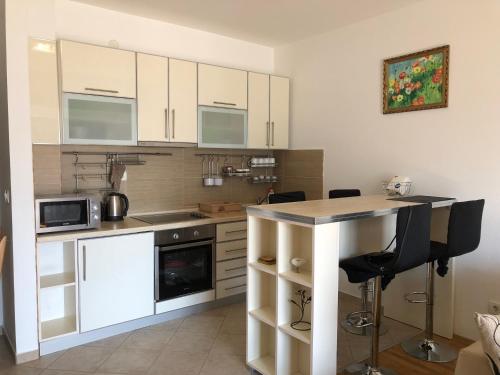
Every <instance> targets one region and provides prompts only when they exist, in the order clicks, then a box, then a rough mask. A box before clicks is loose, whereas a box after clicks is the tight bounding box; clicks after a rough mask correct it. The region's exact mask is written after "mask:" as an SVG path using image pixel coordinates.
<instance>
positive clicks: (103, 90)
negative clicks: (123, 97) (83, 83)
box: [85, 87, 119, 94]
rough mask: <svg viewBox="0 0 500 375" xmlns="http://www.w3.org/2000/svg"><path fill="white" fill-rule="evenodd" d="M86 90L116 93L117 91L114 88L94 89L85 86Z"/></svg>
mask: <svg viewBox="0 0 500 375" xmlns="http://www.w3.org/2000/svg"><path fill="white" fill-rule="evenodd" d="M85 90H86V91H97V92H109V93H110V94H118V93H119V91H116V90H105V89H95V88H92V87H85Z"/></svg>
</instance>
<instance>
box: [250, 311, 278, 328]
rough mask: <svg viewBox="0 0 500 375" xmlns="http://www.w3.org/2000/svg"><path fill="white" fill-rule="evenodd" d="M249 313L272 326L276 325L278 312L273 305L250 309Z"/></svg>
mask: <svg viewBox="0 0 500 375" xmlns="http://www.w3.org/2000/svg"><path fill="white" fill-rule="evenodd" d="M249 314H250V315H251V316H253V317H254V318H255V319H257V320H259V321H261V322H262V323H266V324H267V325H270V326H271V327H275V326H276V313H275V310H274V308H273V307H270V306H265V307H261V308H260V309H255V310H252V311H250V312H249Z"/></svg>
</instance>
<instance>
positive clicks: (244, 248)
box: [226, 247, 247, 253]
mask: <svg viewBox="0 0 500 375" xmlns="http://www.w3.org/2000/svg"><path fill="white" fill-rule="evenodd" d="M246 249H247V248H246V247H242V248H241V249H232V250H226V253H233V252H235V251H241V250H246Z"/></svg>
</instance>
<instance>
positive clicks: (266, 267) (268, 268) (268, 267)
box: [249, 262, 276, 276]
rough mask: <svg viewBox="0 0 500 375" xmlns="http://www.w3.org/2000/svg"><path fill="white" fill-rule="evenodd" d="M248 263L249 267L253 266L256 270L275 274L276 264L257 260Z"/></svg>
mask: <svg viewBox="0 0 500 375" xmlns="http://www.w3.org/2000/svg"><path fill="white" fill-rule="evenodd" d="M249 265H250V267H252V268H255V269H256V270H259V271H262V272H266V273H268V274H270V275H273V276H276V264H264V263H259V262H252V263H250V264H249Z"/></svg>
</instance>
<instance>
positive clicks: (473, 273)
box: [275, 0, 500, 337]
mask: <svg viewBox="0 0 500 375" xmlns="http://www.w3.org/2000/svg"><path fill="white" fill-rule="evenodd" d="M498 14H500V2H498V1H497V0H481V1H469V0H454V1H452V0H426V1H422V2H418V3H416V4H414V5H412V6H409V7H406V8H404V9H401V10H398V11H395V12H393V13H388V14H385V15H382V16H379V17H376V18H372V19H369V20H366V21H363V22H360V23H358V24H355V25H351V26H348V27H345V28H342V29H339V30H336V31H333V32H330V33H327V34H324V35H320V36H316V37H313V38H309V39H306V40H303V41H300V42H297V43H294V44H291V45H288V46H284V47H282V48H278V49H277V50H276V51H275V70H276V72H277V73H280V74H285V75H291V77H292V130H291V142H292V147H293V148H318V147H323V148H324V149H325V169H324V170H325V178H324V181H325V182H324V183H325V189H324V191H325V192H327V191H328V189H330V188H332V187H338V188H342V187H359V188H361V189H362V192H363V193H365V194H366V193H375V192H381V188H380V181H382V180H383V179H387V178H388V177H390V176H392V175H396V174H400V175H408V176H411V177H412V179H413V180H414V182H415V187H416V192H417V193H426V194H436V195H447V196H454V197H457V198H459V199H474V198H486V208H485V214H484V220H483V236H482V242H481V246H480V248H479V250H478V251H477V252H475V253H473V254H469V255H467V256H463V257H460V258H459V259H458V261H457V268H456V291H457V294H456V305H455V333H456V334H459V335H463V336H466V337H476V336H477V334H476V329H475V327H474V323H473V316H472V314H473V312H474V311H486V310H487V302H488V299H490V298H496V299H497V300H498V299H500V289H499V288H498V285H499V283H500V273H499V272H498V269H499V267H500V257H499V256H498V243H500V231H499V230H498V228H499V227H500V205H499V204H500V202H499V201H500V196H499V195H498V186H499V183H500V174H499V173H498V168H499V167H498V166H499V165H500V153H499V149H498V140H499V139H500V125H499V118H500V105H499V101H498V100H499V94H498V87H499V84H500V74H499V68H498V67H499V66H500V52H499V50H498V35H500V24H499V23H498ZM443 44H450V45H451V61H450V96H449V108H447V109H438V110H427V111H419V112H412V113H406V114H393V115H382V111H381V107H382V103H381V102H382V99H381V85H382V60H383V59H384V58H388V57H392V56H397V55H400V54H405V53H409V52H414V51H418V50H421V49H427V48H430V47H435V46H439V45H443Z"/></svg>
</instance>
